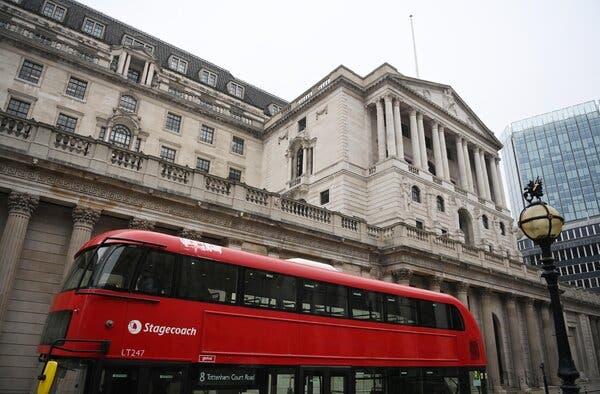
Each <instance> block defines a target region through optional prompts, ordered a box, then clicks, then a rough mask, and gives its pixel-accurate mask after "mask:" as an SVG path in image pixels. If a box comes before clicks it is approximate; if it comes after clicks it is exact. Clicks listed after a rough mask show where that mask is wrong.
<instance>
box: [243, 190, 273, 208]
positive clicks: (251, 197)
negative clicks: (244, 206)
mask: <svg viewBox="0 0 600 394" xmlns="http://www.w3.org/2000/svg"><path fill="white" fill-rule="evenodd" d="M245 189H246V201H248V202H251V203H254V204H257V205H265V206H266V205H267V204H268V203H269V192H267V191H266V190H259V189H254V188H252V187H248V186H245Z"/></svg>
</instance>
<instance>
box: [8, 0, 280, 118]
mask: <svg viewBox="0 0 600 394" xmlns="http://www.w3.org/2000/svg"><path fill="white" fill-rule="evenodd" d="M51 1H52V2H53V3H56V4H58V5H61V6H63V7H65V8H67V13H66V15H65V17H64V19H63V20H62V21H57V20H54V19H50V20H52V22H55V23H60V24H62V25H63V26H65V27H68V28H70V29H72V30H75V31H78V32H79V33H81V34H86V33H85V32H83V31H82V30H81V28H82V26H83V22H84V19H85V18H86V17H88V18H91V19H94V20H95V21H97V22H100V23H102V24H104V25H106V28H105V32H104V36H103V37H102V38H101V39H99V38H97V37H92V36H90V37H92V38H93V39H96V40H100V41H102V42H104V43H106V44H108V45H115V46H116V45H121V44H122V41H123V36H124V35H125V34H128V35H130V36H132V37H133V38H136V39H139V40H141V41H144V42H146V43H148V44H150V45H152V46H154V48H155V50H154V57H155V58H156V61H157V62H158V63H159V64H160V65H161V67H164V68H167V69H168V68H169V66H168V61H169V57H170V56H171V55H175V56H177V57H180V58H181V59H183V60H185V61H187V62H188V67H187V72H186V73H185V74H184V75H185V76H186V77H187V78H189V79H192V80H194V81H197V82H200V77H199V72H200V70H201V69H208V70H210V71H212V72H214V73H216V74H217V76H218V77H217V86H216V87H214V89H216V90H217V91H219V92H221V93H224V94H227V95H231V94H230V93H229V92H228V91H227V83H228V82H231V81H232V82H235V83H237V84H239V85H242V86H243V87H244V98H243V99H242V101H243V102H245V103H246V104H249V105H252V106H254V107H257V108H260V109H262V110H264V111H266V110H267V107H268V106H269V104H276V105H278V106H285V105H286V104H287V101H285V100H283V99H281V98H279V97H277V96H275V95H273V94H270V93H267V92H265V91H264V90H262V89H260V88H257V87H256V86H253V85H251V84H249V83H247V82H245V81H242V80H240V79H237V78H235V77H234V76H233V75H232V74H231V73H230V72H229V71H227V70H225V69H224V68H221V67H219V66H217V65H215V64H213V63H211V62H209V61H206V60H204V59H202V58H200V57H198V56H195V55H193V54H191V53H189V52H187V51H185V50H182V49H180V48H177V47H175V46H173V45H170V44H168V43H166V42H164V41H162V40H160V39H158V38H156V37H154V36H152V35H150V34H147V33H144V32H142V31H140V30H138V29H136V28H134V27H131V26H129V25H127V24H125V23H123V22H120V21H118V20H116V19H114V18H111V17H110V16H107V15H105V14H103V13H101V12H99V11H96V10H94V9H92V8H90V7H87V6H85V5H83V4H81V3H78V2H76V1H73V0H51ZM45 3H46V0H22V1H21V3H20V4H16V6H18V7H21V8H23V9H25V10H27V11H29V12H32V13H35V14H37V15H39V16H41V17H43V18H48V17H46V16H45V15H43V14H42V8H43V7H44V4H45ZM48 19H49V18H48ZM174 72H176V71H174ZM211 88H212V86H211ZM236 99H237V97H236Z"/></svg>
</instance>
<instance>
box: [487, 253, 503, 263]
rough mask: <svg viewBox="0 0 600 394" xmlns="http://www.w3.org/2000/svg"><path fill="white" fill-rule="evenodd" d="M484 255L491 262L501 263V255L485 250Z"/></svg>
mask: <svg viewBox="0 0 600 394" xmlns="http://www.w3.org/2000/svg"><path fill="white" fill-rule="evenodd" d="M484 256H485V259H486V260H488V261H491V262H493V263H498V264H502V263H503V261H504V260H503V259H502V257H501V256H498V255H497V254H495V253H492V252H485V253H484Z"/></svg>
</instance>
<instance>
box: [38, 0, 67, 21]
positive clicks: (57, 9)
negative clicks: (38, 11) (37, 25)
mask: <svg viewBox="0 0 600 394" xmlns="http://www.w3.org/2000/svg"><path fill="white" fill-rule="evenodd" d="M42 14H44V15H46V16H47V17H49V18H52V19H54V20H57V21H59V22H62V21H63V19H65V15H66V14H67V9H66V8H65V7H63V6H60V5H58V4H56V3H53V2H51V1H47V2H45V3H44V7H43V8H42Z"/></svg>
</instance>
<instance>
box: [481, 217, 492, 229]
mask: <svg viewBox="0 0 600 394" xmlns="http://www.w3.org/2000/svg"><path fill="white" fill-rule="evenodd" d="M481 223H483V228H485V229H489V228H490V221H489V220H488V217H487V216H486V215H483V216H482V217H481Z"/></svg>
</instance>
